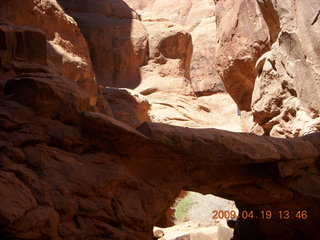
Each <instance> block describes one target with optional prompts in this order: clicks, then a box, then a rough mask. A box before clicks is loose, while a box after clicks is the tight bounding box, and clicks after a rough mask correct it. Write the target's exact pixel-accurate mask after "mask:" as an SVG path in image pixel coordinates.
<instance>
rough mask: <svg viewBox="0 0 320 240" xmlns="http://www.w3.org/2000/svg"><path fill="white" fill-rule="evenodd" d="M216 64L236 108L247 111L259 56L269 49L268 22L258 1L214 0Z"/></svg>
mask: <svg viewBox="0 0 320 240" xmlns="http://www.w3.org/2000/svg"><path fill="white" fill-rule="evenodd" d="M216 2H217V3H216V4H217V5H216V18H217V28H218V29H217V31H218V36H217V39H218V45H217V50H216V51H217V52H216V61H215V63H216V67H217V71H218V73H219V74H220V76H221V79H222V81H223V82H224V85H225V87H226V90H227V91H228V93H229V94H230V95H231V97H232V98H233V99H234V100H235V102H236V103H237V105H238V107H239V109H241V110H246V111H250V105H251V96H252V92H253V88H254V82H255V78H256V77H257V75H258V72H257V70H256V69H255V64H256V61H257V60H258V58H259V57H260V56H261V55H262V54H263V53H265V52H266V51H268V50H270V47H271V44H272V43H273V42H272V39H271V38H270V36H269V28H268V22H266V20H265V19H264V18H263V14H262V10H261V9H260V8H259V4H258V2H257V1H250V2H248V1H236V0H222V1H216Z"/></svg>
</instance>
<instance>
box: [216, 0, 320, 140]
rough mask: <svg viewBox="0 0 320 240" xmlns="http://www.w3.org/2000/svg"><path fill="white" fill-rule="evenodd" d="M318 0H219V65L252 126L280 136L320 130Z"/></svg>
mask: <svg viewBox="0 0 320 240" xmlns="http://www.w3.org/2000/svg"><path fill="white" fill-rule="evenodd" d="M319 10H320V4H319V2H318V1H316V0H308V1H299V0H297V1H296V0H292V1H291V0H288V1H277V0H258V1H234V0H219V1H216V14H217V26H218V46H217V53H216V54H217V59H216V61H215V63H216V66H217V70H218V72H219V74H220V76H221V78H222V80H223V82H224V83H225V86H226V89H227V91H228V92H229V93H230V95H231V96H232V98H233V99H234V100H235V101H236V103H237V105H238V107H239V108H240V109H241V110H245V111H248V112H251V114H252V116H253V118H252V124H251V129H250V130H249V131H252V132H255V133H259V134H265V135H271V136H276V137H295V136H303V135H305V134H308V133H311V132H317V131H318V130H319V110H320V108H319V106H318V102H319V101H318V99H319V91H318V89H319V87H318V85H319V79H320V76H319V71H320V68H319V63H320V59H319V54H318V52H319V41H320V37H319V34H317V33H318V32H319V27H320V23H319V20H318V17H319Z"/></svg>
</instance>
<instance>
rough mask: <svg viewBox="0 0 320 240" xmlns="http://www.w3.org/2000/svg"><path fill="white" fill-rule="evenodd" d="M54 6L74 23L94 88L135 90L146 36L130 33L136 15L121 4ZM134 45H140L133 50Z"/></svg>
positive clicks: (72, 0)
mask: <svg viewBox="0 0 320 240" xmlns="http://www.w3.org/2000/svg"><path fill="white" fill-rule="evenodd" d="M57 2H58V3H59V4H60V5H61V6H62V7H63V8H64V10H65V12H66V13H67V14H69V15H70V16H72V17H73V18H74V19H75V21H76V22H77V23H78V26H79V28H80V30H81V32H82V34H83V35H84V37H85V39H86V41H87V44H88V46H89V50H90V56H91V61H92V63H93V67H94V71H95V75H96V80H97V83H98V85H102V86H104V87H106V86H108V87H125V88H135V87H137V86H138V85H139V84H140V81H141V78H140V66H141V65H143V64H144V63H145V58H146V53H147V40H148V38H147V34H146V33H145V35H144V34H143V33H140V32H135V33H132V29H133V28H134V25H139V24H141V23H140V22H139V16H138V14H137V13H136V12H135V11H133V10H132V9H131V8H130V7H129V6H128V5H127V4H126V3H125V2H123V1H121V0H111V1H110V0H94V1H89V0H58V1H57ZM136 31H138V30H136ZM133 34H135V35H134V36H133ZM135 41H138V42H139V43H140V44H139V45H137V46H134V45H135ZM141 43H142V44H141Z"/></svg>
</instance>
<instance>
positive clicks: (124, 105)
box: [102, 88, 151, 127]
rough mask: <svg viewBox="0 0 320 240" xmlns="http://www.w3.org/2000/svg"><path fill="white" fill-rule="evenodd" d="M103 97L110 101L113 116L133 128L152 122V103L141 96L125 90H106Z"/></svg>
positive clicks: (103, 91)
mask: <svg viewBox="0 0 320 240" xmlns="http://www.w3.org/2000/svg"><path fill="white" fill-rule="evenodd" d="M102 96H103V97H104V98H105V99H106V100H107V101H108V103H109V104H108V105H109V106H110V108H111V112H112V116H113V117H114V118H115V119H117V120H119V121H121V122H124V123H126V124H128V125H130V126H132V127H138V126H139V125H140V124H141V123H142V122H150V121H151V120H150V117H149V114H148V112H149V110H150V103H149V102H148V100H147V99H146V98H145V97H144V96H143V95H141V94H139V93H137V92H135V91H133V90H130V89H124V88H104V89H103V90H102Z"/></svg>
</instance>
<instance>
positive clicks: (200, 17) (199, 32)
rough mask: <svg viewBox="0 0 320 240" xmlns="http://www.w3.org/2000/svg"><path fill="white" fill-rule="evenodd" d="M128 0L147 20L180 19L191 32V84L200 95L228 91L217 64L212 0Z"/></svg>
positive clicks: (178, 20) (174, 20)
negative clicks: (215, 64)
mask: <svg viewBox="0 0 320 240" xmlns="http://www.w3.org/2000/svg"><path fill="white" fill-rule="evenodd" d="M125 1H126V2H127V3H128V5H129V6H130V7H131V8H133V9H134V10H136V11H137V12H138V13H139V14H140V15H141V18H142V19H143V22H144V23H146V22H148V21H153V22H163V21H167V22H173V23H178V24H181V25H182V26H183V27H184V28H185V29H186V30H187V31H188V32H189V33H190V34H191V35H192V38H193V39H192V41H193V56H192V59H191V63H190V66H191V68H190V76H191V83H192V87H193V89H194V91H195V93H196V94H197V95H209V94H213V93H216V92H222V91H225V89H224V86H223V83H222V81H221V79H220V77H219V75H218V74H217V72H216V70H215V68H214V61H215V46H216V22H215V3H214V2H213V1H210V0H200V1H199V0H188V1H175V2H172V1H163V0H153V1H144V0H125ZM158 24H159V23H158ZM154 25H155V23H154ZM148 32H149V31H148Z"/></svg>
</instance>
